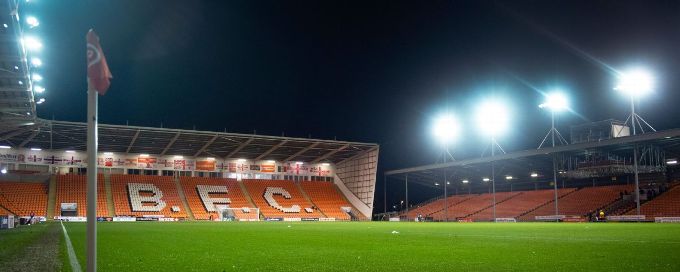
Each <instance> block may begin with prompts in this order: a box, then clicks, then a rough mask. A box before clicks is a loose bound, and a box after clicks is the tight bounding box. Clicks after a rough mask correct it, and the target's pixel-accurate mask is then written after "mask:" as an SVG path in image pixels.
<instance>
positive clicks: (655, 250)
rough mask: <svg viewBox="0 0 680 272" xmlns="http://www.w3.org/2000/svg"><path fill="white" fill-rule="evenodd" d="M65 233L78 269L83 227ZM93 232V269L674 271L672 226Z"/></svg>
mask: <svg viewBox="0 0 680 272" xmlns="http://www.w3.org/2000/svg"><path fill="white" fill-rule="evenodd" d="M66 227H67V230H68V231H69V234H70V236H71V240H72V241H73V245H74V247H75V252H76V254H77V255H78V259H79V260H80V262H81V264H82V265H83V267H84V264H85V224H84V223H67V224H66ZM98 227H99V246H98V248H99V262H98V266H99V270H100V271H680V257H679V256H680V255H679V254H680V225H679V224H643V223H640V224H635V223H619V224H616V223H607V224H603V223H600V224H597V223H595V224H593V223H497V224H493V223H413V222H411V223H405V222H389V223H388V222H342V223H341V222H336V223H331V222H297V223H287V222H277V223H273V222H248V223H245V222H242V223H235V222H234V223H227V222H224V223H214V222H177V223H161V222H153V223H100V224H99V225H98ZM393 232H394V233H393ZM397 232H398V233H397ZM65 266H68V264H65Z"/></svg>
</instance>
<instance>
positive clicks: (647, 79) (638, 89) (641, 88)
mask: <svg viewBox="0 0 680 272" xmlns="http://www.w3.org/2000/svg"><path fill="white" fill-rule="evenodd" d="M653 89H654V77H653V76H652V74H651V73H649V72H648V71H646V70H644V69H640V68H638V69H633V70H630V71H628V72H625V73H622V74H621V75H620V76H619V82H618V84H617V85H616V87H614V90H617V91H620V92H622V93H624V94H626V95H628V96H631V97H640V96H643V95H645V94H647V93H649V92H651V91H652V90H653Z"/></svg>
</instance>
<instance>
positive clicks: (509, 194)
mask: <svg viewBox="0 0 680 272" xmlns="http://www.w3.org/2000/svg"><path fill="white" fill-rule="evenodd" d="M503 193H504V194H507V195H501V199H500V200H499V199H498V198H496V207H498V204H501V203H503V202H505V201H508V200H510V199H513V198H515V197H516V196H518V195H521V194H522V192H503ZM503 193H501V194H503ZM498 195H499V192H496V196H498ZM489 209H493V204H490V205H489V206H486V207H484V208H481V209H479V210H477V211H474V212H473V213H471V214H468V215H466V216H464V217H463V218H471V217H472V216H474V215H475V214H478V213H481V212H483V211H486V210H489Z"/></svg>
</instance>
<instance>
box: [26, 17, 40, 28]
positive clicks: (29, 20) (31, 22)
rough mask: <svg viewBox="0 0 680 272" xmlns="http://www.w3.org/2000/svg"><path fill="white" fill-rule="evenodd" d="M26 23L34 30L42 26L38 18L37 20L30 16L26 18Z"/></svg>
mask: <svg viewBox="0 0 680 272" xmlns="http://www.w3.org/2000/svg"><path fill="white" fill-rule="evenodd" d="M26 23H27V24H28V26H30V27H31V28H34V27H36V26H39V25H40V22H39V21H38V18H35V17H33V16H28V17H26Z"/></svg>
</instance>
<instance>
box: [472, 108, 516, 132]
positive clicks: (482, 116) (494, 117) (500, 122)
mask: <svg viewBox="0 0 680 272" xmlns="http://www.w3.org/2000/svg"><path fill="white" fill-rule="evenodd" d="M508 115H509V113H508V110H507V108H506V107H505V105H504V104H503V103H501V102H500V101H496V100H489V101H486V102H483V103H482V104H480V105H479V106H478V107H477V125H478V126H479V129H480V130H481V132H482V133H484V134H488V135H491V136H497V135H499V134H501V133H503V132H505V131H506V130H507V128H508V122H509V121H510V118H509V116H508Z"/></svg>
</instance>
